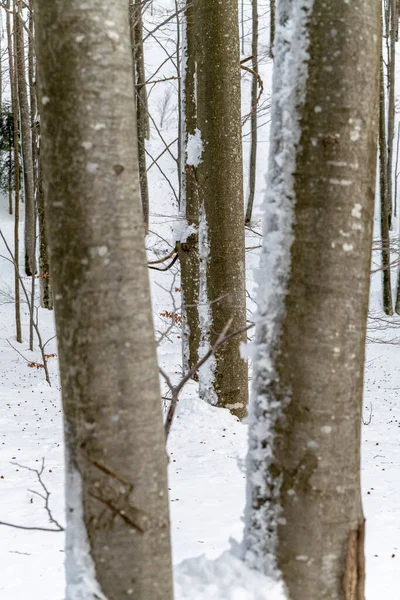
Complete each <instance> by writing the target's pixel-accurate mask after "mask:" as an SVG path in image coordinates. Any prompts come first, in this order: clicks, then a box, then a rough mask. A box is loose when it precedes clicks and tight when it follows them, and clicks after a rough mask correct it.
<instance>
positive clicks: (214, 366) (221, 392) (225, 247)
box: [190, 0, 248, 418]
mask: <svg viewBox="0 0 400 600" xmlns="http://www.w3.org/2000/svg"><path fill="white" fill-rule="evenodd" d="M194 12H195V27H196V41H197V52H196V61H197V72H196V73H197V77H196V81H197V130H198V135H197V136H196V138H195V140H194V142H195V148H196V151H197V152H198V156H197V157H196V160H195V161H192V162H195V165H193V166H196V165H197V168H196V177H197V182H198V193H199V206H200V223H199V252H200V259H201V260H200V263H201V264H200V277H201V279H200V303H199V311H200V313H199V319H200V329H201V343H200V352H201V354H202V353H203V352H204V351H206V350H207V349H208V347H209V344H210V343H211V344H212V343H213V341H215V339H216V337H217V335H218V334H219V333H220V332H221V331H222V330H223V328H224V327H225V325H226V324H227V322H228V321H229V320H230V319H232V324H231V329H232V331H238V330H241V329H243V328H244V327H245V325H246V293H245V248H244V206H243V170H242V132H241V121H240V108H241V106H240V54H239V28H238V5H237V2H236V0H225V2H209V0H197V2H195V3H194ZM192 143H193V142H192ZM190 154H191V152H190ZM245 340H246V333H243V334H241V335H238V336H237V337H234V338H232V339H231V340H230V341H229V342H228V343H226V344H225V345H224V346H223V347H222V348H221V349H220V350H219V351H218V352H217V354H216V356H215V357H213V360H210V361H209V362H208V363H207V364H206V365H205V366H204V368H202V370H201V371H200V374H199V378H200V393H201V395H202V397H203V398H205V399H206V400H207V401H209V402H211V403H213V404H216V405H217V406H222V407H225V408H229V409H230V410H231V411H232V412H233V413H234V414H235V415H237V416H238V417H239V418H241V417H244V416H245V415H246V413H247V395H248V392H247V387H248V382H247V364H246V363H245V362H244V361H243V360H242V359H241V357H240V344H241V343H242V342H244V341H245Z"/></svg>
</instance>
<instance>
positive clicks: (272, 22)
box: [269, 0, 275, 58]
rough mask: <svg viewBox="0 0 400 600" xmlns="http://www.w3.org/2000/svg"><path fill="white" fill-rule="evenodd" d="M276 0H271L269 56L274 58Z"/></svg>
mask: <svg viewBox="0 0 400 600" xmlns="http://www.w3.org/2000/svg"><path fill="white" fill-rule="evenodd" d="M274 41H275V0H269V57H270V58H274Z"/></svg>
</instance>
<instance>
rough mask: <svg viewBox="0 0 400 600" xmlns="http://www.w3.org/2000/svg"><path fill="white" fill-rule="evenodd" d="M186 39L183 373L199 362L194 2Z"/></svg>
mask: <svg viewBox="0 0 400 600" xmlns="http://www.w3.org/2000/svg"><path fill="white" fill-rule="evenodd" d="M184 18H185V36H184V49H183V60H182V78H183V111H182V113H183V118H182V122H183V127H184V135H183V138H184V142H183V147H184V157H185V160H184V168H183V173H182V183H183V186H182V205H181V210H182V217H183V218H184V219H185V221H186V223H185V225H186V227H187V229H186V231H185V233H184V235H183V238H182V239H181V240H180V241H179V242H178V251H179V260H180V264H181V288H182V326H183V327H182V328H183V365H184V370H185V371H188V370H189V369H191V368H192V367H193V366H194V365H195V364H196V363H197V362H198V360H199V357H198V352H199V346H200V328H199V308H198V305H199V278H200V257H199V244H198V242H199V236H198V228H199V194H198V184H197V176H196V167H195V166H193V165H192V164H188V161H189V162H191V161H190V157H188V154H187V148H188V143H190V140H191V139H194V136H195V134H196V122H197V120H196V116H197V107H196V97H195V94H196V90H195V77H196V34H195V25H194V9H193V2H192V1H191V0H187V2H186V10H185V17H184Z"/></svg>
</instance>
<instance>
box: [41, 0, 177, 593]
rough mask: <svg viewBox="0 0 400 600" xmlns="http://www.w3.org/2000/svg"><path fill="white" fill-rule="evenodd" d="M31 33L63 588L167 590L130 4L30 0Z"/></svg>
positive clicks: (162, 462) (161, 449) (164, 498)
mask: <svg viewBox="0 0 400 600" xmlns="http://www.w3.org/2000/svg"><path fill="white" fill-rule="evenodd" d="M36 38H37V62H38V80H39V98H40V106H41V125H42V128H41V135H42V159H43V181H44V194H45V212H46V221H47V222H46V225H47V227H48V234H49V249H50V268H51V276H52V283H53V287H54V299H55V315H56V326H57V336H58V343H59V358H60V374H61V384H62V395H63V408H64V415H65V432H66V439H65V441H66V446H67V458H68V464H67V481H66V489H67V560H66V568H67V598H78V597H79V598H85V599H88V600H94V599H95V598H103V595H104V596H105V597H106V598H107V600H126V599H127V598H130V597H132V598H135V599H137V600H161V599H162V600H172V596H173V593H172V577H171V558H170V533H169V518H168V491H167V479H166V467H167V461H166V452H165V436H164V431H163V423H162V416H161V401H160V390H159V381H158V371H157V362H156V349H155V342H154V334H153V324H152V314H151V302H150V293H149V282H148V270H147V263H146V255H145V248H144V239H143V218H142V211H141V206H140V194H139V177H138V172H137V145H136V125H135V106H134V86H133V78H132V53H131V46H130V36H129V15H128V3H127V2H126V3H124V2H117V3H112V4H110V3H109V2H108V1H106V0H101V1H99V0H86V1H85V2H84V3H83V2H82V1H81V0H69V2H68V3H67V4H66V3H65V2H64V0H52V2H51V3H50V4H49V2H48V0H37V2H36ZM132 199H133V201H132Z"/></svg>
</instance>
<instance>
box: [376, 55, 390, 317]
mask: <svg viewBox="0 0 400 600" xmlns="http://www.w3.org/2000/svg"><path fill="white" fill-rule="evenodd" d="M386 148H387V144H386V109H385V83H384V77H383V56H381V68H380V93H379V175H380V176H379V194H380V209H381V244H382V249H381V253H382V299H383V310H384V311H385V313H386V314H387V315H392V314H393V306H392V286H391V276H390V236H389V222H390V217H389V198H388V182H387V174H388V172H387V159H386Z"/></svg>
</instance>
